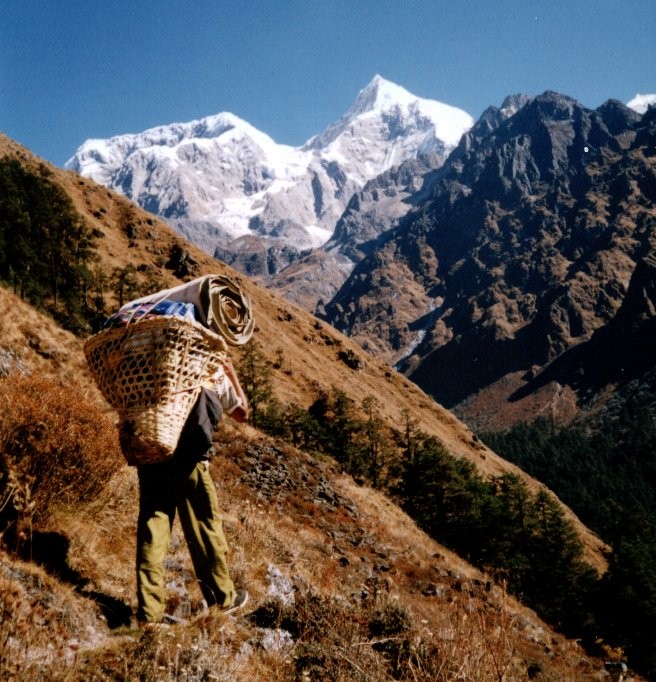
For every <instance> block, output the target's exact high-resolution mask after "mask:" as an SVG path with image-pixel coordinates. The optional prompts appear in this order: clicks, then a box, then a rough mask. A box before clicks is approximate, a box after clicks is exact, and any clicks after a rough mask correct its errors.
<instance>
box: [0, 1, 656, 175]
mask: <svg viewBox="0 0 656 682" xmlns="http://www.w3.org/2000/svg"><path fill="white" fill-rule="evenodd" d="M655 36H656V0H448V1H446V0H259V1H257V0H234V1H233V2H228V1H226V0H213V1H212V0H0V131H2V132H4V133H5V134H7V135H9V136H10V137H12V138H13V139H15V140H16V141H18V142H20V143H21V144H23V145H25V146H27V147H28V148H30V149H31V150H32V151H33V152H34V153H36V154H38V155H39V156H42V157H43V158H45V159H47V160H49V161H51V162H53V163H55V164H56V165H60V166H61V165H63V164H64V163H65V162H66V160H67V159H68V158H69V157H70V156H72V155H73V153H74V152H75V150H76V149H77V147H78V146H79V145H80V144H81V143H82V142H84V140H85V139H87V138H90V137H110V136H112V135H117V134H121V133H135V132H140V131H142V130H145V129H146V128H150V127H153V126H156V125H160V124H167V123H173V122H182V121H190V120H193V119H197V118H202V117H203V116H208V115H211V114H216V113H218V112H220V111H230V112H232V113H233V114H236V115H237V116H239V117H241V118H243V119H245V120H246V121H248V122H249V123H251V124H252V125H254V126H255V127H257V128H259V129H260V130H262V131H263V132H265V133H267V134H269V135H270V136H271V137H273V139H274V140H276V141H277V142H280V143H286V144H291V145H295V146H296V145H301V144H303V142H305V141H306V140H307V139H308V138H309V137H311V136H312V135H314V134H316V133H320V132H322V131H323V130H324V128H325V127H326V126H327V125H328V124H330V123H332V122H333V121H335V120H336V119H337V118H339V116H341V115H342V114H343V113H344V112H345V111H346V109H347V108H348V107H349V106H350V105H351V104H352V102H353V100H354V99H355V97H356V96H357V93H358V91H359V90H361V89H362V88H363V87H365V86H366V85H367V84H368V83H369V82H370V81H371V79H372V78H373V76H374V75H375V74H377V73H379V74H380V75H381V76H383V77H384V78H387V79H388V80H391V81H393V82H395V83H398V84H399V85H402V86H403V87H405V88H406V89H408V90H410V92H412V93H414V94H416V95H418V96H420V97H426V98H431V99H436V100H439V101H441V102H444V103H446V104H451V105H454V106H457V107H460V108H462V109H465V110H466V111H467V112H468V113H470V114H471V115H472V116H474V117H478V116H479V115H480V114H481V113H482V111H483V110H484V109H485V108H486V107H487V106H488V105H490V104H494V105H497V106H498V105H500V104H501V102H502V101H503V98H504V97H505V96H506V95H508V94H514V93H518V92H522V93H526V94H528V95H537V94H540V93H542V92H544V91H545V90H556V91H558V92H561V93H563V94H566V95H570V96H572V97H575V98H576V99H578V100H579V101H580V102H581V103H582V104H584V105H585V106H588V107H590V108H595V107H597V106H599V105H600V104H602V103H603V102H605V101H606V100H607V99H610V98H615V99H619V100H621V101H623V102H627V101H628V100H630V99H631V98H632V97H633V96H634V95H635V94H637V93H643V94H644V93H656V47H655V46H656V38H655Z"/></svg>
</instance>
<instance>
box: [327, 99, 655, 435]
mask: <svg viewBox="0 0 656 682" xmlns="http://www.w3.org/2000/svg"><path fill="white" fill-rule="evenodd" d="M519 104H520V107H519V108H518V109H517V111H516V113H514V114H513V115H511V116H510V117H504V116H502V115H501V116H500V115H498V114H496V113H495V112H494V110H491V111H488V112H486V114H484V116H483V117H482V119H481V120H480V121H479V122H478V123H477V124H476V126H474V128H473V129H472V131H471V132H470V133H468V134H467V135H466V136H465V137H464V138H463V141H462V143H461V145H460V146H459V148H458V149H457V150H456V151H455V152H454V153H453V154H452V156H451V157H450V159H449V160H448V162H447V163H446V164H445V165H444V166H443V167H442V168H441V169H440V170H439V171H438V172H437V174H436V176H435V183H434V186H433V189H432V194H431V196H430V197H429V199H428V200H427V201H426V202H424V203H423V204H422V205H421V206H420V207H419V208H418V209H417V210H416V211H414V212H413V213H412V214H409V215H408V216H407V218H406V219H405V220H403V221H401V223H400V224H399V226H398V227H397V228H395V229H394V230H393V231H392V232H391V233H389V234H388V235H386V237H385V239H384V241H383V242H382V243H381V244H380V246H379V248H378V249H377V250H376V251H375V252H374V253H373V254H372V255H370V256H369V257H367V258H366V259H365V260H364V261H362V262H361V263H360V264H359V265H358V266H357V267H356V268H355V269H354V271H353V273H352V274H351V277H350V279H349V280H348V281H347V283H346V284H345V286H344V287H343V289H342V290H341V291H340V292H339V293H338V294H337V296H336V297H335V298H334V299H333V301H332V302H331V303H330V305H328V306H327V307H326V313H325V315H326V318H327V319H328V320H329V321H331V322H332V323H333V324H335V325H336V326H337V327H338V328H340V329H342V330H344V331H347V332H348V333H349V334H351V335H352V336H353V337H354V338H356V339H358V340H360V341H361V342H362V343H363V344H364V345H365V347H367V348H368V349H369V350H371V351H372V352H374V353H375V354H376V355H378V356H379V357H384V358H386V359H387V360H388V361H390V362H392V363H397V364H398V366H399V367H400V368H401V369H402V370H403V371H404V372H405V373H406V374H407V375H408V376H410V377H411V378H412V379H413V380H414V381H416V382H417V384H418V385H420V386H421V387H423V388H424V389H425V390H427V391H428V392H429V393H431V394H432V395H434V396H435V397H436V398H437V400H438V401H440V402H442V403H444V404H445V405H447V406H449V407H456V406H459V407H458V409H459V410H460V412H459V414H461V415H464V416H466V417H467V418H468V419H470V420H471V423H472V424H476V425H477V426H478V427H480V426H482V425H483V426H487V427H494V426H496V427H503V426H505V425H507V424H508V423H512V422H513V421H514V420H516V419H521V418H525V417H527V416H531V415H534V414H536V413H537V412H539V411H541V410H542V411H544V410H550V411H551V412H553V413H554V414H555V415H556V416H557V417H559V418H570V417H571V416H573V414H574V413H575V409H573V407H574V405H575V402H576V395H575V393H574V392H573V390H572V388H571V386H570V384H567V383H566V384H564V385H561V384H558V383H556V382H551V383H550V384H545V385H543V386H542V388H541V391H532V392H531V391H529V392H525V393H524V394H523V395H524V402H523V403H522V402H521V401H515V400H512V401H511V400H510V398H511V396H513V394H515V391H517V390H519V389H520V388H521V387H522V386H523V385H524V383H525V382H526V381H528V380H529V379H530V378H532V377H533V376H535V375H536V374H537V373H538V372H540V371H542V370H543V369H544V368H546V367H547V366H548V365H549V364H550V363H551V362H553V361H554V360H555V359H556V358H557V357H559V356H560V355H561V354H562V353H564V352H565V351H566V350H568V349H569V348H572V347H573V346H576V345H578V344H580V343H582V342H585V341H587V340H589V339H590V337H591V335H592V334H593V333H594V332H595V330H597V329H599V328H600V327H603V326H604V325H605V324H607V323H609V322H610V321H611V320H612V319H613V317H614V316H615V315H616V313H617V311H618V310H619V308H620V306H621V304H622V300H623V298H624V296H625V294H626V292H627V287H628V284H629V281H630V279H631V275H632V273H633V271H634V269H635V267H636V263H637V262H638V261H640V260H641V259H642V258H643V257H644V256H645V255H647V254H649V253H652V252H653V248H654V242H653V240H654V236H653V235H654V225H655V215H656V214H655V211H654V198H655V195H654V188H655V186H656V185H655V182H654V174H655V170H654V169H655V164H656V161H655V157H654V122H653V118H654V114H653V111H652V112H651V113H650V112H648V113H647V114H645V115H644V116H643V117H642V118H641V117H640V115H638V114H637V113H635V112H633V111H631V110H629V109H628V108H626V107H624V106H623V105H622V104H620V103H619V102H612V101H611V102H608V103H606V104H605V105H603V106H602V107H600V108H599V109H598V110H596V111H590V110H587V109H585V108H584V107H582V106H581V105H579V104H578V103H577V102H575V101H574V100H572V99H570V98H567V97H563V96H562V95H558V94H556V93H545V94H544V95H542V96H540V97H536V98H533V99H531V100H529V101H528V102H527V103H525V104H524V105H523V106H521V101H520V102H519ZM514 108H515V107H511V109H510V111H511V112H512V111H513V110H514ZM498 113H500V112H498ZM515 397H517V396H515ZM495 410H496V415H495V416H494V417H493V418H492V422H493V421H494V420H496V423H495V424H494V423H491V422H488V423H487V424H484V423H483V422H482V421H481V420H483V419H485V418H486V417H485V413H486V411H487V418H488V419H489V415H490V413H491V412H494V411H495Z"/></svg>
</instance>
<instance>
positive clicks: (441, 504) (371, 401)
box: [239, 341, 619, 653]
mask: <svg viewBox="0 0 656 682" xmlns="http://www.w3.org/2000/svg"><path fill="white" fill-rule="evenodd" d="M274 355H275V356H276V359H275V360H274V361H270V360H269V359H268V357H267V354H266V353H265V352H264V349H263V348H262V346H261V345H260V344H258V342H257V341H252V342H251V343H250V344H249V345H248V347H247V348H246V349H244V350H243V353H242V357H241V360H240V362H239V373H240V377H241V379H242V383H243V385H244V389H245V392H246V395H247V397H248V398H249V401H250V402H251V407H252V412H253V417H252V419H253V422H254V424H255V425H256V426H258V427H259V428H260V429H262V430H264V431H267V432H269V433H271V434H273V435H276V436H278V437H280V438H282V439H284V440H286V441H288V442H290V443H291V444H293V445H294V446H296V447H298V448H301V449H303V450H305V451H307V452H309V453H311V454H315V455H317V454H318V455H321V456H330V457H332V458H333V459H334V460H335V461H336V462H338V463H339V465H340V466H341V467H342V469H343V470H344V471H345V472H348V473H350V474H352V475H353V476H354V477H355V478H356V480H359V481H360V482H362V483H367V484H370V485H373V486H375V487H378V488H380V489H382V490H384V491H385V492H387V493H388V494H389V495H390V496H391V497H392V498H393V499H395V501H397V502H398V503H399V505H400V506H401V507H402V508H403V509H405V510H406V511H407V512H408V513H409V515H410V516H411V517H412V518H413V519H414V520H415V521H416V522H417V524H418V525H419V526H420V527H421V528H422V529H424V530H425V531H426V532H427V533H428V534H429V535H430V536H431V537H433V538H435V539H436V540H437V541H439V542H440V543H442V544H444V545H445V546H447V547H449V548H450V549H452V550H454V551H455V552H457V553H458V554H459V555H460V556H462V557H464V558H465V559H467V560H468V561H469V562H470V563H472V564H473V565H475V566H477V567H479V568H481V569H483V570H484V571H486V572H487V573H488V574H489V575H491V576H492V577H493V578H494V579H495V580H497V581H500V582H502V583H504V584H505V585H506V587H507V589H508V590H509V591H510V592H511V593H513V594H514V595H516V596H517V597H518V598H520V599H521V600H522V601H523V602H524V603H526V604H527V605H529V606H531V607H532V608H534V609H535V610H536V611H537V612H538V613H540V615H541V616H542V617H543V618H545V620H547V621H548V622H549V623H551V624H552V625H554V626H555V627H557V628H559V629H560V630H561V631H562V632H563V633H565V634H567V635H568V636H572V637H578V638H581V639H582V640H584V641H585V642H586V644H587V645H588V646H589V647H590V648H591V650H593V649H594V647H595V642H597V643H598V640H599V638H600V637H601V636H602V635H603V636H606V635H607V636H608V637H609V640H608V641H612V639H610V638H611V635H613V634H614V633H615V632H616V629H614V628H612V627H610V626H607V625H606V624H605V622H604V621H605V620H606V619H609V618H610V617H611V611H613V612H617V611H618V610H617V609H610V608H609V605H610V601H609V599H610V595H611V594H612V591H613V589H615V588H616V587H617V584H616V582H615V583H613V584H611V583H608V581H605V579H601V578H600V577H599V576H598V575H597V573H596V571H595V570H594V569H593V568H592V567H591V566H590V565H589V564H587V563H586V562H585V560H584V558H583V546H582V544H581V541H580V539H579V537H578V535H577V533H576V531H575V529H574V527H573V525H572V523H571V522H570V521H569V520H568V519H567V518H566V517H565V514H564V512H563V510H562V507H561V505H560V503H559V502H558V500H556V499H555V498H554V497H553V496H552V495H550V494H549V493H548V492H546V491H545V490H541V491H539V492H537V493H533V492H532V491H530V490H529V489H528V487H527V485H526V483H524V481H523V480H522V479H521V478H520V477H518V476H516V475H512V474H505V475H503V476H499V477H493V478H486V477H483V476H482V475H480V474H479V473H478V472H477V470H476V467H475V466H474V465H473V464H471V463H469V462H467V461H465V460H462V459H460V458H457V457H455V456H453V455H452V454H450V453H449V452H448V450H447V449H446V448H445V446H444V445H443V444H442V443H441V442H440V441H439V440H438V439H436V438H435V437H433V436H429V435H427V434H426V433H424V432H422V431H421V430H420V429H419V428H418V425H417V423H416V422H415V421H414V420H413V418H412V416H411V415H410V414H409V413H408V412H405V413H404V414H403V415H400V416H401V419H400V423H401V425H402V426H401V428H398V429H396V428H388V427H387V426H385V424H384V421H383V419H382V418H381V416H380V414H379V405H378V404H377V401H376V399H375V398H372V397H368V398H365V400H364V401H362V402H361V403H360V404H357V403H356V401H354V400H353V399H352V398H350V397H349V396H348V395H347V394H346V393H345V392H344V391H342V390H341V389H338V388H335V387H333V388H332V389H331V390H324V391H320V392H319V393H318V395H317V396H316V399H315V400H314V401H313V402H312V403H311V404H310V405H309V406H308V407H306V408H303V407H301V406H299V405H298V404H295V403H290V404H287V405H281V404H280V403H279V402H278V401H277V399H276V398H275V395H274V391H273V387H272V377H273V371H274V370H275V369H283V367H284V360H283V359H282V351H280V350H277V351H275V353H274ZM617 594H618V593H616V595H617ZM616 595H615V596H616ZM613 598H614V597H613ZM618 598H619V597H618ZM596 653H600V651H599V650H597V651H596Z"/></svg>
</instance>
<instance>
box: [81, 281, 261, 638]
mask: <svg viewBox="0 0 656 682" xmlns="http://www.w3.org/2000/svg"><path fill="white" fill-rule="evenodd" d="M253 329H254V320H253V316H252V313H251V304H250V300H249V299H248V297H247V296H246V295H245V294H244V293H243V292H242V290H241V289H240V288H239V287H238V286H237V285H236V284H235V283H234V282H233V281H232V280H230V279H229V278H227V277H224V276H221V275H207V276H205V277H201V278H199V279H197V280H194V281H192V282H189V283H187V284H183V285H181V286H179V287H175V288H173V289H167V290H165V291H162V292H158V293H157V294H154V295H152V296H148V297H144V298H142V299H138V300H136V301H131V302H130V303H127V304H126V305H124V306H123V307H122V308H121V309H120V310H119V311H118V312H117V313H116V314H115V315H113V316H112V317H111V318H109V319H108V321H107V323H106V325H105V329H104V330H103V331H101V332H99V333H98V334H95V335H94V336H92V337H91V338H90V339H88V340H87V342H86V344H85V347H84V351H85V356H86V358H87V362H88V365H89V368H90V370H91V373H92V375H93V377H94V379H95V381H96V383H97V384H98V387H99V388H100V390H101V393H102V394H103V396H104V397H105V399H106V400H107V401H108V402H109V403H110V404H111V406H112V407H114V408H115V409H116V410H117V411H118V413H119V423H118V429H119V441H120V444H121V449H122V451H123V454H124V455H125V457H126V459H127V461H128V464H131V465H134V466H136V468H137V474H138V478H139V514H138V520H137V557H136V573H137V620H138V621H139V623H140V624H142V625H149V624H158V623H161V624H172V623H175V622H178V621H179V619H177V618H175V617H174V616H172V615H169V614H167V613H166V598H165V570H164V560H165V558H166V555H167V553H168V550H169V545H170V541H171V530H172V527H173V522H174V520H175V516H176V514H178V515H179V518H180V523H181V526H182V530H183V533H184V537H185V540H186V542H187V545H188V548H189V552H190V555H191V559H192V563H193V566H194V571H195V573H196V577H197V580H198V584H199V587H200V590H201V593H202V595H203V599H204V601H205V603H206V605H207V606H208V607H212V606H217V607H218V608H220V609H221V610H222V611H223V612H230V611H232V610H235V609H237V608H240V607H242V606H244V605H245V604H246V602H247V600H248V593H247V592H246V591H245V590H236V589H235V586H234V584H233V582H232V579H231V578H230V572H229V570H228V563H227V553H228V545H227V542H226V539H225V536H224V534H223V528H222V519H221V515H220V513H219V506H218V499H217V494H216V488H215V485H214V482H213V480H212V478H211V476H210V471H209V460H210V458H211V456H212V454H213V453H214V450H213V432H214V429H215V428H216V426H217V425H218V423H219V421H220V419H221V417H222V415H223V413H225V414H227V415H228V416H230V417H231V418H233V419H235V420H236V421H238V422H244V421H246V420H247V419H248V416H249V407H248V401H247V400H246V396H245V394H244V391H243V389H242V387H241V385H240V383H239V379H238V377H237V373H236V371H235V369H234V367H233V365H232V362H231V361H230V358H229V357H228V355H227V353H226V352H225V351H226V350H227V344H229V345H233V346H238V345H242V344H244V343H246V342H247V341H248V340H249V339H250V337H251V335H252V333H253Z"/></svg>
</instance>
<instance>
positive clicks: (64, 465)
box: [0, 375, 123, 525]
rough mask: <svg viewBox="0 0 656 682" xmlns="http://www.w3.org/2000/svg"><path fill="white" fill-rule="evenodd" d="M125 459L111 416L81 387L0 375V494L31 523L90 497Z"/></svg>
mask: <svg viewBox="0 0 656 682" xmlns="http://www.w3.org/2000/svg"><path fill="white" fill-rule="evenodd" d="M122 464H123V459H122V456H121V453H120V450H119V445H118V439H117V435H116V429H115V427H114V425H113V423H112V420H111V419H110V417H109V416H108V415H107V414H106V413H104V412H103V411H102V410H101V409H100V407H99V406H98V405H96V404H95V403H92V402H91V401H89V400H88V399H86V398H85V397H84V395H83V394H82V393H81V392H80V390H78V389H76V388H74V387H70V386H64V385H63V384H62V383H58V382H54V381H52V380H50V379H47V378H44V377H39V376H20V375H11V376H9V377H6V378H2V379H0V497H2V499H3V501H9V502H11V503H12V505H13V506H14V508H15V509H16V510H17V511H18V512H19V515H20V513H23V514H29V516H30V520H31V522H32V523H34V524H35V525H38V524H40V523H42V522H43V521H45V520H46V519H47V517H48V515H49V513H50V512H51V510H52V509H53V506H54V505H59V504H65V505H67V504H78V503H80V502H86V501H88V500H90V499H92V498H93V497H94V496H95V495H97V494H98V493H99V491H100V490H101V489H102V487H103V486H104V485H105V484H106V483H107V481H108V480H109V479H110V478H111V476H112V474H113V473H115V472H116V471H117V469H118V468H119V467H120V466H121V465H122Z"/></svg>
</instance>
